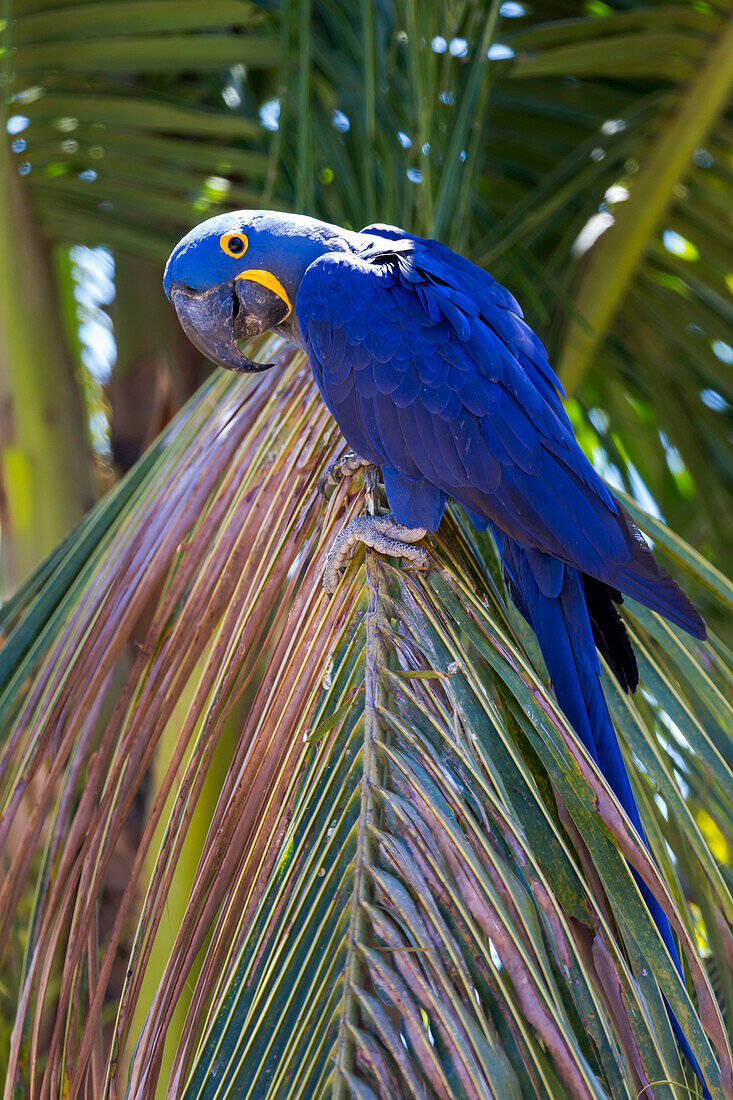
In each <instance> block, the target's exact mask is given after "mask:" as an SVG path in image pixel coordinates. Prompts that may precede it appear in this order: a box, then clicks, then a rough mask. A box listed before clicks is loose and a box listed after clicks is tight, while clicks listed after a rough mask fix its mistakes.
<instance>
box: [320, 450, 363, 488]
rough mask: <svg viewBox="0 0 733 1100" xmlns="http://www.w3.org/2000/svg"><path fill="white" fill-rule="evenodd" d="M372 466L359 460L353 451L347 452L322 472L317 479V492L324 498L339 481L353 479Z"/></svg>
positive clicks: (361, 459)
mask: <svg viewBox="0 0 733 1100" xmlns="http://www.w3.org/2000/svg"><path fill="white" fill-rule="evenodd" d="M372 465H373V464H372V463H371V462H369V461H368V459H366V458H360V457H359V455H357V454H354V452H353V451H347V453H346V454H345V455H344V456H343V457H342V458H339V459H337V461H336V462H332V463H331V465H330V466H327V467H326V469H325V470H324V471H323V473H322V474H321V476H320V477H319V479H318V492H319V493H320V494H321V496H324V497H325V495H326V493H327V492H328V490H329V489H335V488H336V486H337V485H338V483H339V481H343V479H344V478H345V477H353V476H354V474H356V473H358V472H359V470H361V469H365V468H367V467H369V466H372Z"/></svg>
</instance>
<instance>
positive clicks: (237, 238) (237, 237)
mask: <svg viewBox="0 0 733 1100" xmlns="http://www.w3.org/2000/svg"><path fill="white" fill-rule="evenodd" d="M219 244H220V245H221V247H222V249H223V250H224V252H226V254H227V256H241V255H242V253H243V252H246V251H247V238H246V237H245V236H244V234H243V233H224V234H223V235H222V236H221V237H220V238H219Z"/></svg>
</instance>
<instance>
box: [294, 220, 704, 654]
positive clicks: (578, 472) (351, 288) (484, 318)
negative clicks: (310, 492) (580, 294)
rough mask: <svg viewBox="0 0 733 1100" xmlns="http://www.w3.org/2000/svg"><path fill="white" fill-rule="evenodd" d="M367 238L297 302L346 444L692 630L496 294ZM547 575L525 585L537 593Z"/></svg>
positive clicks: (483, 283) (443, 259)
mask: <svg viewBox="0 0 733 1100" xmlns="http://www.w3.org/2000/svg"><path fill="white" fill-rule="evenodd" d="M372 232H374V233H375V234H376V232H377V230H376V227H375V228H374V230H372ZM382 239H383V243H382V244H381V245H380V243H379V241H376V242H375V243H374V244H370V245H369V247H368V248H367V249H366V250H365V253H364V255H362V256H355V255H351V254H344V253H330V254H328V255H325V256H322V257H320V258H319V259H318V260H316V261H315V262H314V263H313V264H312V265H311V266H310V267H309V268H308V270H307V271H306V273H305V275H304V276H303V279H302V281H301V285H300V288H299V291H298V296H297V300H296V313H297V316H298V321H299V324H300V328H301V332H302V334H303V337H304V340H305V343H306V347H307V350H308V355H309V358H310V362H311V366H312V368H313V372H314V376H315V378H316V382H317V384H318V386H319V389H320V391H321V393H322V395H323V397H324V400H325V401H326V404H327V405H328V406H329V408H330V410H331V412H332V413H333V415H334V417H335V419H336V420H337V422H338V424H339V425H340V427H341V430H342V432H343V433H344V435H345V437H346V439H347V440H348V442H349V443H350V444H351V446H352V447H353V448H354V449H355V450H356V451H357V452H358V453H359V454H361V455H363V457H365V458H368V459H369V460H370V461H372V462H375V463H377V464H379V465H381V466H382V467H383V469H385V468H386V469H388V470H389V471H390V479H391V484H392V485H394V484H395V476H397V477H398V478H401V479H403V481H404V482H406V483H414V484H418V483H420V482H421V481H422V482H425V483H428V484H429V485H430V486H433V487H435V488H436V489H438V490H439V491H440V493H442V494H445V495H447V496H450V497H452V498H453V499H455V500H457V501H458V502H459V503H461V504H462V505H463V506H464V507H465V508H466V509H467V510H468V512H469V514H470V515H471V518H472V519H474V521H475V522H476V523H477V524H479V525H482V526H486V524H487V523H489V522H490V523H493V524H495V525H496V526H497V527H499V528H500V529H501V530H503V531H505V532H506V533H507V534H509V535H511V536H512V537H513V538H515V539H517V540H518V541H519V542H520V543H521V544H522V545H524V546H526V547H529V548H534V549H536V550H539V551H542V552H544V553H546V554H551V555H553V556H554V557H556V558H558V559H560V560H561V561H564V562H566V563H568V564H569V565H573V566H576V567H577V568H578V569H580V570H581V571H583V572H584V573H587V574H588V575H590V576H592V577H595V578H596V579H597V580H600V581H603V582H604V583H607V584H612V585H614V586H615V587H617V588H619V589H620V590H621V591H624V592H627V593H628V594H630V595H632V596H635V597H636V598H638V599H640V600H642V601H643V602H645V603H647V605H648V606H651V607H653V608H654V609H655V610H659V611H661V612H662V613H663V614H665V615H667V616H668V617H669V618H670V619H672V620H673V621H675V622H678V623H679V624H680V625H682V626H683V627H685V628H686V629H692V630H694V631H695V632H697V633H699V632H700V620H699V616H697V613H696V612H695V611H694V609H693V608H692V605H691V604H690V603H689V601H688V600H687V599H686V597H684V595H683V594H682V592H681V591H680V590H679V589H678V588H677V586H676V585H675V583H674V581H672V579H671V578H670V577H669V576H668V574H666V573H665V572H664V570H662V569H661V568H660V567H659V566H658V565H657V563H656V562H655V560H654V558H653V556H652V555H651V553H650V551H649V549H648V547H647V546H646V543H645V542H644V540H643V538H642V537H641V536H640V535H639V533H638V532H637V531H636V529H635V528H634V527H633V524H632V523H631V521H630V520H629V519H628V517H627V516H626V515H625V514H624V513H623V511H622V510H621V508H620V506H619V505H618V504H617V502H616V501H615V500H614V498H613V496H612V495H611V493H610V492H609V490H608V489H607V487H606V486H605V485H604V483H603V482H602V481H601V479H600V478H599V477H598V475H597V474H596V473H595V471H594V470H593V467H592V466H591V465H590V463H589V462H588V461H587V459H586V458H585V456H584V455H583V453H582V451H581V450H580V448H579V447H578V445H577V443H576V441H575V438H574V436H573V432H572V428H571V426H570V423H569V421H568V419H567V416H566V414H565V412H564V409H563V408H562V404H561V401H560V398H559V395H558V387H559V382H558V381H557V379H556V377H555V375H554V373H553V372H552V370H551V368H550V367H549V365H548V363H547V358H546V355H545V352H544V348H542V345H541V344H540V342H539V340H537V338H536V337H535V336H534V334H533V333H532V332H531V330H530V329H529V327H528V326H527V325H526V324H525V322H524V321H523V320H522V318H521V316H520V315H519V313H518V312H517V311H518V307H516V303H514V300H513V299H512V298H511V296H510V295H508V293H507V292H506V291H504V290H503V288H501V287H499V284H497V283H494V281H493V280H491V277H490V276H486V273H484V272H481V271H480V269H478V268H475V267H474V265H472V264H470V263H469V262H468V261H467V260H464V259H463V258H461V257H457V256H455V254H453V253H452V252H450V250H449V249H447V248H446V247H445V246H444V245H439V244H437V243H436V242H430V241H422V240H419V239H410V238H407V237H405V236H404V235H403V238H402V239H401V240H395V241H392V240H391V239H390V238H388V237H387V236H386V235H385V234H382ZM487 280H489V281H487ZM497 288H498V289H497ZM388 491H389V486H388ZM408 498H409V494H407V497H405V499H408ZM441 508H442V503H441ZM408 521H409V520H408V518H403V522H408ZM413 525H414V526H418V525H420V524H419V523H413ZM558 576H559V577H560V581H561V571H558V575H557V576H553V574H552V571H550V572H549V573H548V574H547V575H546V576H543V577H541V578H540V580H541V583H542V585H543V587H544V588H546V589H547V595H554V594H556V593H554V592H553V588H554V587H555V586H556V583H557V582H558Z"/></svg>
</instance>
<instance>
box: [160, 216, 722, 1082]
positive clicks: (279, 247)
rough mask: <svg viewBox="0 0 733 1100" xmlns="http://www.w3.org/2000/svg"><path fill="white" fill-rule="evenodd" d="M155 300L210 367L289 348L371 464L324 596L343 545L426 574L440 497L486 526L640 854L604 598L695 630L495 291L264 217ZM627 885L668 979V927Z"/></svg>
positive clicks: (465, 266) (204, 251) (179, 264)
mask: <svg viewBox="0 0 733 1100" xmlns="http://www.w3.org/2000/svg"><path fill="white" fill-rule="evenodd" d="M164 287H165V291H166V293H167V295H168V297H169V298H170V300H171V301H172V303H173V305H174V307H175V309H176V312H177V314H178V317H179V319H180V321H181V324H182V326H183V328H184V330H185V331H186V333H187V334H188V336H189V337H190V339H191V340H192V341H193V343H194V344H195V345H196V346H197V347H198V348H199V349H200V350H201V351H203V352H204V354H205V355H207V356H208V357H209V358H210V359H211V360H213V362H215V363H218V364H219V365H221V366H223V367H227V368H229V369H232V370H237V371H251V370H256V371H260V370H263V369H267V367H266V365H265V366H263V365H260V364H257V363H253V362H252V361H251V360H248V359H247V358H246V357H245V356H244V355H243V354H242V352H241V350H240V349H239V347H238V343H237V341H238V340H241V339H243V338H245V337H247V336H251V335H255V334H258V333H261V332H265V331H267V330H274V331H276V332H279V333H281V334H283V335H284V336H285V337H286V338H287V339H288V340H289V341H291V342H292V343H294V344H295V345H297V346H298V347H299V348H301V349H303V350H304V351H305V352H306V354H307V356H308V359H309V361H310V365H311V368H312V371H313V375H314V378H315V381H316V384H317V386H318V389H319V390H320V393H321V395H322V397H323V400H324V401H325V403H326V405H327V406H328V408H329V410H330V411H331V413H332V415H333V417H334V419H335V420H336V422H337V424H338V425H339V427H340V429H341V431H342V433H343V435H344V437H345V438H346V440H347V442H348V443H349V445H350V446H351V447H352V448H353V451H354V453H355V456H357V457H356V459H355V461H351V462H350V463H348V462H347V464H346V465H347V468H348V469H349V470H353V469H354V466H355V465H358V464H359V463H360V462H363V463H364V464H374V465H376V466H378V467H380V469H381V471H382V477H383V480H384V487H385V491H386V494H387V500H388V503H389V509H390V513H389V515H388V516H381V517H368V516H363V517H360V518H359V519H358V520H356V521H354V523H353V524H351V525H349V527H348V528H347V529H346V531H345V532H344V533H343V534H342V535H341V536H340V537H339V539H338V540H337V542H336V545H335V546H334V549H333V550H332V552H331V555H330V557H329V562H328V565H327V568H326V577H325V585H326V587H327V589H329V590H332V589H333V588H334V587H335V585H336V584H337V582H338V578H339V574H340V572H341V570H342V568H343V566H344V564H345V562H346V559H347V557H348V555H349V553H350V552H351V549H352V547H353V545H354V543H355V542H356V541H357V540H361V541H364V542H367V543H368V544H369V545H370V546H373V547H374V548H375V549H377V550H378V551H380V552H383V553H387V554H392V555H395V556H402V557H404V558H407V559H409V560H411V561H413V563H415V564H416V565H417V566H425V564H426V559H427V554H426V551H425V550H424V549H422V548H421V547H418V546H415V545H414V544H415V543H417V542H418V541H419V540H420V539H421V538H423V536H424V535H425V534H426V532H428V531H435V530H436V529H437V527H438V525H439V523H440V520H441V516H442V515H443V509H444V507H445V503H446V499H447V498H449V497H450V498H451V499H452V500H455V501H458V502H459V503H460V504H461V505H462V506H463V508H464V509H465V511H466V512H467V514H468V516H469V518H470V519H471V521H472V522H473V523H474V524H475V526H476V527H477V528H479V529H480V530H485V529H486V528H487V527H490V528H491V531H492V532H493V535H494V537H495V539H496V542H497V545H498V548H499V551H500V554H501V557H502V560H503V563H504V568H505V574H506V579H507V583H508V588H509V591H510V593H511V596H512V598H513V600H514V602H515V603H516V605H517V607H518V608H519V610H520V612H521V613H522V615H523V616H524V617H525V619H526V620H527V621H528V622H529V623H530V625H531V626H532V628H533V629H534V631H535V633H536V635H537V639H538V641H539V645H540V649H541V651H542V655H543V657H544V660H545V663H546V665H547V669H548V672H549V674H550V678H551V681H552V685H553V688H554V690H555V695H556V697H557V700H558V703H559V704H560V706H561V707H562V709H563V710H564V712H565V714H566V715H567V717H568V719H569V721H570V722H571V723H572V725H573V727H574V728H575V730H576V731H577V733H578V736H579V737H580V738H581V740H582V742H583V744H584V745H585V747H586V749H587V750H588V752H589V753H590V755H591V756H592V757H593V759H594V760H595V762H596V763H597V764H598V766H599V767H600V769H601V771H602V773H603V774H604V776H605V777H606V779H607V780H608V782H609V784H610V786H611V787H612V789H613V791H614V792H615V794H616V796H617V798H618V800H619V802H620V803H621V805H622V806H623V807H624V809H625V811H626V813H627V814H628V816H629V818H630V820H631V822H632V823H633V825H634V827H635V828H636V830H637V832H638V833H639V835H640V837H641V838H642V839H644V840H645V837H644V830H643V827H642V823H641V818H640V816H639V812H638V809H637V806H636V803H635V800H634V796H633V793H632V789H631V785H630V782H629V777H628V775H627V773H626V769H625V767H624V762H623V759H622V756H621V752H620V750H619V745H618V741H617V739H616V735H615V732H614V729H613V725H612V723H611V718H610V716H609V713H608V709H607V706H606V702H605V699H604V697H603V692H602V689H601V671H600V665H599V660H598V653H597V650H600V652H601V653H602V654H603V656H604V657H605V658H606V660H607V662H608V664H609V666H610V668H611V669H612V671H613V673H614V674H615V675H616V677H617V679H618V680H619V682H620V684H621V686H622V688H623V689H624V690H626V691H629V690H630V691H633V690H634V689H635V688H636V685H637V682H638V674H637V668H636V659H635V657H634V652H633V649H632V647H631V644H630V642H629V638H628V636H627V633H626V630H625V628H624V625H623V622H622V620H621V617H620V615H619V613H618V610H617V608H618V605H619V604H620V603H621V594H622V593H624V594H628V595H629V596H632V597H633V598H634V599H636V600H639V601H640V602H641V603H643V604H645V605H646V606H647V607H649V608H651V609H652V610H654V611H657V612H658V613H659V614H660V615H663V616H665V617H666V618H667V619H669V620H670V622H672V623H675V624H676V625H677V626H679V627H682V629H683V630H686V631H688V632H689V633H690V634H692V635H693V636H694V637H696V638H704V637H705V625H704V623H703V621H702V619H701V617H700V615H699V614H698V612H697V611H696V610H695V608H694V607H693V605H692V603H691V602H690V601H689V599H688V598H687V596H685V594H684V593H683V592H682V591H681V589H680V588H679V587H678V585H677V584H676V583H675V581H674V580H673V579H672V577H671V576H670V575H669V574H668V573H667V572H666V571H665V570H664V569H663V568H662V567H661V566H660V565H659V564H658V563H657V562H656V561H655V559H654V557H653V555H652V553H651V551H650V549H649V547H648V545H647V543H646V542H645V540H644V538H643V537H642V535H641V534H640V532H639V531H638V529H637V528H636V527H635V526H634V524H633V522H632V520H631V518H630V517H629V516H628V514H627V513H626V512H625V511H624V509H623V507H622V506H621V504H620V503H619V502H618V501H617V500H615V499H614V497H613V495H612V493H611V492H610V491H609V489H608V488H607V486H606V485H605V484H604V482H603V481H602V480H601V478H600V477H599V476H598V474H597V473H596V472H595V470H594V469H593V467H592V466H591V464H590V463H589V462H588V460H587V459H586V457H585V455H584V454H583V452H582V451H581V450H580V448H579V446H578V444H577V442H576V440H575V437H574V435H573V430H572V428H571V425H570V421H569V420H568V417H567V415H566V413H565V410H564V408H563V405H562V397H563V396H564V394H563V389H562V386H561V385H560V382H559V380H558V378H557V376H556V374H555V373H554V371H553V370H552V368H551V367H550V365H549V363H548V361H547V354H546V352H545V349H544V348H543V346H542V344H541V343H540V341H539V340H538V339H537V337H536V336H535V334H534V333H533V332H532V330H531V329H530V328H529V327H528V325H527V324H526V323H525V321H524V320H523V319H522V311H521V309H520V307H519V305H518V304H517V302H516V301H515V299H514V298H513V297H512V295H511V294H510V293H509V291H508V290H505V289H504V287H502V286H500V285H499V284H498V283H497V282H496V281H495V280H494V279H492V277H491V276H490V275H489V274H488V273H487V272H486V271H483V270H482V269H481V268H478V267H476V266H474V265H473V264H472V263H470V262H469V261H468V260H466V259H464V258H463V257H462V256H459V255H457V254H456V253H455V252H453V251H451V249H449V248H447V247H446V246H445V245H443V244H440V243H438V242H437V241H433V240H424V239H422V238H419V237H415V236H413V235H412V234H410V233H407V232H405V231H404V230H402V229H398V228H396V227H394V226H388V225H370V226H367V228H366V229H363V230H362V231H361V232H360V233H355V232H351V231H348V230H344V229H341V228H339V227H338V226H335V225H328V224H326V223H324V222H320V221H316V220H314V219H312V218H307V217H301V216H298V215H292V214H281V213H275V212H271V211H239V212H236V213H231V214H222V215H219V216H218V217H214V218H211V219H210V220H208V221H206V222H204V223H203V224H202V225H199V226H197V227H196V228H195V229H193V230H192V231H191V232H190V233H189V234H188V235H187V236H185V237H184V238H183V239H182V240H181V241H180V242H179V244H178V245H177V246H176V248H175V249H174V251H173V253H172V254H171V257H170V259H169V260H168V264H167V266H166V270H165V277H164ZM638 881H639V886H640V889H641V891H642V894H643V896H644V898H645V900H646V903H647V905H648V906H649V909H650V911H651V913H652V915H653V917H654V920H655V922H656V924H657V927H658V928H659V930H660V933H661V935H662V937H663V939H664V942H665V943H666V945H667V948H668V950H669V952H670V955H671V957H672V959H673V960H674V962H675V965H676V966H677V968H678V970H679V971H680V973H681V968H680V963H679V958H678V955H677V951H676V948H675V945H674V941H673V939H672V934H671V931H670V927H669V923H668V921H667V919H666V917H665V916H664V914H663V912H662V909H661V907H660V906H659V904H658V903H657V901H656V900H655V899H654V897H653V895H652V894H651V893H650V891H649V890H648V889H647V888H646V887H645V886H644V884H643V883H642V882H641V880H638ZM673 1025H674V1027H675V1032H676V1034H677V1037H678V1039H679V1041H680V1043H681V1045H682V1047H683V1048H684V1050H685V1053H686V1054H687V1056H688V1057H689V1058H690V1060H691V1062H692V1064H693V1066H694V1068H695V1070H696V1072H697V1074H698V1076H701V1075H700V1071H699V1068H698V1066H697V1063H696V1062H695V1059H694V1056H693V1055H692V1052H691V1050H690V1047H689V1045H688V1043H687V1041H686V1039H685V1037H684V1035H683V1034H682V1032H681V1030H680V1028H679V1026H678V1025H677V1023H676V1021H675V1020H674V1019H673ZM701 1079H702V1078H701ZM705 1095H706V1096H707V1095H709V1093H708V1092H707V1088H705Z"/></svg>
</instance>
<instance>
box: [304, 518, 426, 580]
mask: <svg viewBox="0 0 733 1100" xmlns="http://www.w3.org/2000/svg"><path fill="white" fill-rule="evenodd" d="M426 534H427V531H426V530H425V528H424V527H404V526H403V525H402V524H401V523H398V522H397V520H396V519H395V518H394V517H393V516H390V515H386V516H357V518H356V519H352V521H351V523H349V524H348V526H346V527H344V529H343V531H342V532H341V534H340V535H338V536H337V538H336V540H335V542H334V544H333V546H332V547H331V551H330V553H329V555H328V557H327V558H326V568H325V570H324V573H323V587H324V588H325V590H326V592H327V593H328V595H329V596H332V595H333V594H334V592H335V591H336V588H337V587H338V583H339V580H340V578H341V574H342V572H343V571H344V569H345V568H346V565H347V563H348V560H349V558H350V557H351V555H352V553H353V551H354V547H355V546H356V544H357V542H363V543H364V544H365V545H366V546H371V547H372V549H373V550H376V551H377V553H378V554H385V555H386V556H387V557H393V558H404V559H405V560H406V561H409V562H411V564H412V566H413V568H414V569H418V570H420V571H421V572H423V573H427V572H428V570H429V569H430V558H429V556H428V552H427V550H425V549H424V548H423V547H422V546H414V545H413V543H416V542H419V541H420V539H422V538H425V535H426Z"/></svg>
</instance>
